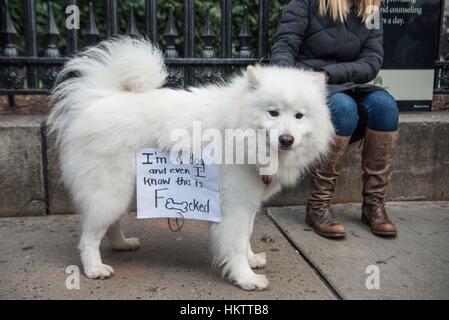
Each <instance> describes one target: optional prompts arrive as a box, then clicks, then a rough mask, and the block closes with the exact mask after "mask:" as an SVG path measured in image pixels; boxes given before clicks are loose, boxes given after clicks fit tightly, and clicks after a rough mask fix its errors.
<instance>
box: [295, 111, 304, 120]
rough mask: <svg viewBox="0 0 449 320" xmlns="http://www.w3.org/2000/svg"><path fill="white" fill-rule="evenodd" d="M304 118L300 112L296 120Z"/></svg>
mask: <svg viewBox="0 0 449 320" xmlns="http://www.w3.org/2000/svg"><path fill="white" fill-rule="evenodd" d="M303 117H304V115H303V114H302V113H301V112H298V113H297V114H296V115H295V118H296V119H302V118H303Z"/></svg>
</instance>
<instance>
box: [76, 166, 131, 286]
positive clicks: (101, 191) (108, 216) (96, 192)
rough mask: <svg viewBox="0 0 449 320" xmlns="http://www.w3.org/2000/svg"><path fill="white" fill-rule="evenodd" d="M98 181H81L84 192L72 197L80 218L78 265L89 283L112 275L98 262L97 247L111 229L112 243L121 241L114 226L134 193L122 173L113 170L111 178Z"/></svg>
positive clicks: (99, 259)
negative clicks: (79, 212) (79, 208)
mask: <svg viewBox="0 0 449 320" xmlns="http://www.w3.org/2000/svg"><path fill="white" fill-rule="evenodd" d="M111 172H112V171H111ZM128 175H129V174H128ZM100 178H101V180H100V179H92V180H90V181H94V182H98V181H102V184H101V185H98V183H97V184H95V183H87V182H88V180H86V181H84V189H83V188H78V190H79V191H80V192H78V194H77V195H76V201H77V203H80V204H81V211H82V218H83V222H82V233H81V239H80V244H79V249H80V253H81V261H82V263H83V267H84V273H85V274H86V276H87V277H89V278H93V279H97V278H100V279H105V278H108V277H110V276H111V275H112V274H113V272H114V270H113V269H112V267H111V266H109V265H106V264H104V263H103V262H102V260H101V255H100V243H101V240H102V239H103V237H104V236H105V234H106V232H107V231H108V229H110V227H111V226H113V225H114V226H113V227H112V229H111V231H110V234H112V238H113V239H114V240H115V241H116V242H115V243H116V244H118V243H119V241H118V240H117V239H118V237H123V239H125V238H124V236H123V234H122V233H121V231H120V229H119V228H118V227H116V226H117V225H115V224H116V223H117V222H118V221H119V219H120V218H121V216H122V215H123V214H124V213H125V212H126V210H127V209H128V206H129V203H130V201H131V197H132V192H133V190H134V189H133V183H132V180H131V178H129V177H127V174H126V173H125V172H118V170H115V171H114V175H113V176H112V175H111V176H108V175H102V177H100ZM91 186H95V187H91ZM126 242H128V241H126ZM132 242H135V240H132ZM120 244H123V243H120Z"/></svg>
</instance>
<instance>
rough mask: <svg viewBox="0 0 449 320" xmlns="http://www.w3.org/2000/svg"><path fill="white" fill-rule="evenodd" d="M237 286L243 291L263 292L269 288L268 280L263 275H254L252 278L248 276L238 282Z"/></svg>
mask: <svg viewBox="0 0 449 320" xmlns="http://www.w3.org/2000/svg"><path fill="white" fill-rule="evenodd" d="M236 284H237V285H238V286H239V287H240V288H242V289H243V290H247V291H253V290H257V291H261V290H265V289H266V288H267V287H268V279H267V277H266V276H265V275H263V274H257V273H254V274H253V275H251V276H248V277H246V278H244V279H241V280H239V281H236Z"/></svg>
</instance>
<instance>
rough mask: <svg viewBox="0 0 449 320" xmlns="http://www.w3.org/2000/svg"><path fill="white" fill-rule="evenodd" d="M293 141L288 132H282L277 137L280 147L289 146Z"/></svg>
mask: <svg viewBox="0 0 449 320" xmlns="http://www.w3.org/2000/svg"><path fill="white" fill-rule="evenodd" d="M293 142H295V138H294V137H293V136H292V135H290V134H283V135H281V136H280V137H279V145H280V146H281V147H282V148H290V147H291V146H292V145H293Z"/></svg>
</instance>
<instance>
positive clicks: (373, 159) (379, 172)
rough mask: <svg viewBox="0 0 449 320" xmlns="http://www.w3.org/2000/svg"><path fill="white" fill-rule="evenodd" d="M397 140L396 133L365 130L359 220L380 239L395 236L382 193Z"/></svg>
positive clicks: (385, 185)
mask: <svg viewBox="0 0 449 320" xmlns="http://www.w3.org/2000/svg"><path fill="white" fill-rule="evenodd" d="M397 138H398V131H395V132H380V131H374V130H371V129H367V130H366V135H365V142H364V145H363V154H362V158H363V160H362V167H363V206H362V221H363V222H364V223H366V224H368V225H369V226H370V228H371V231H372V232H373V233H374V234H376V235H379V236H395V235H396V234H397V229H396V226H395V225H394V224H393V223H392V222H391V221H390V219H389V218H388V215H387V212H386V211H385V190H386V187H387V185H388V179H389V174H390V168H391V162H392V159H393V154H394V150H395V149H396V143H397Z"/></svg>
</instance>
